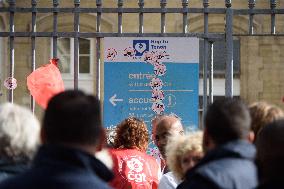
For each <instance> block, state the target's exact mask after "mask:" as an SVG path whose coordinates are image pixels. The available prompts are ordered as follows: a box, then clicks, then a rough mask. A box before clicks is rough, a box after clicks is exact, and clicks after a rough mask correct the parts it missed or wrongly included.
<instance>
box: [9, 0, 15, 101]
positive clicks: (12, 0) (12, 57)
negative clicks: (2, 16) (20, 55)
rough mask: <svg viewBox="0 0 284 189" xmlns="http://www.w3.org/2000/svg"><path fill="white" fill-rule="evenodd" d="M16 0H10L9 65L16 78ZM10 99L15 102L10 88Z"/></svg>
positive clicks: (12, 76) (11, 74)
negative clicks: (14, 34)
mask: <svg viewBox="0 0 284 189" xmlns="http://www.w3.org/2000/svg"><path fill="white" fill-rule="evenodd" d="M15 5H16V2H15V0H9V9H10V23H9V25H10V26H9V32H10V37H9V43H10V50H9V51H10V55H9V56H10V66H9V71H10V73H9V77H11V78H14V71H15V49H14V36H13V33H14V32H15V24H14V17H15V12H14V8H15ZM8 100H9V102H11V103H13V102H14V90H13V89H9V94H8Z"/></svg>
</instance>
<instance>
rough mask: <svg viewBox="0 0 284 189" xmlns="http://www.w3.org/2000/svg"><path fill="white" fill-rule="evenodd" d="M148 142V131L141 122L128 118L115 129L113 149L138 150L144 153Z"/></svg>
mask: <svg viewBox="0 0 284 189" xmlns="http://www.w3.org/2000/svg"><path fill="white" fill-rule="evenodd" d="M148 142H149V134H148V129H147V126H146V124H145V123H144V121H142V120H139V119H137V118H135V117H129V118H127V119H125V120H124V121H122V122H121V123H120V124H119V125H118V126H117V128H116V135H115V137H114V148H138V149H139V150H141V151H145V150H146V149H147V146H148Z"/></svg>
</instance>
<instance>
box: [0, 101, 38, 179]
mask: <svg viewBox="0 0 284 189" xmlns="http://www.w3.org/2000/svg"><path fill="white" fill-rule="evenodd" d="M39 131H40V124H39V121H38V120H37V119H36V117H35V116H34V115H33V114H32V112H31V111H30V110H29V109H27V108H25V107H22V106H19V105H16V104H12V103H4V104H1V105H0V182H2V181H3V180H4V179H7V178H9V177H11V176H14V175H17V174H19V173H22V172H24V171H25V170H27V169H28V167H29V163H30V161H31V159H32V157H33V154H34V152H35V151H36V149H37V146H38V143H39Z"/></svg>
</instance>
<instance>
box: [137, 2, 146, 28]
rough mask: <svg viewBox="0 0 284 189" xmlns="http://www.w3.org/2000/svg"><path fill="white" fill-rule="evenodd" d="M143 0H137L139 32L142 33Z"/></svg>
mask: <svg viewBox="0 0 284 189" xmlns="http://www.w3.org/2000/svg"><path fill="white" fill-rule="evenodd" d="M144 4H145V3H144V0H139V3H138V5H139V8H140V11H139V33H144V30H143V26H144V16H143V9H144Z"/></svg>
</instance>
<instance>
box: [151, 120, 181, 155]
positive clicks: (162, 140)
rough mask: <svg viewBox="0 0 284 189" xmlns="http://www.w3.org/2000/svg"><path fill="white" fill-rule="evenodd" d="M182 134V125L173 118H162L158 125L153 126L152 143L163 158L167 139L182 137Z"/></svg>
mask: <svg viewBox="0 0 284 189" xmlns="http://www.w3.org/2000/svg"><path fill="white" fill-rule="evenodd" d="M183 133H184V131H183V127H182V124H181V122H180V120H179V119H178V118H176V117H175V116H163V117H161V118H160V120H159V121H158V123H157V124H156V125H155V126H153V137H154V142H155V144H156V145H157V147H158V148H159V151H160V153H161V154H162V156H163V157H164V158H165V146H166V145H167V142H168V140H169V138H170V137H172V136H175V135H183Z"/></svg>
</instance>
